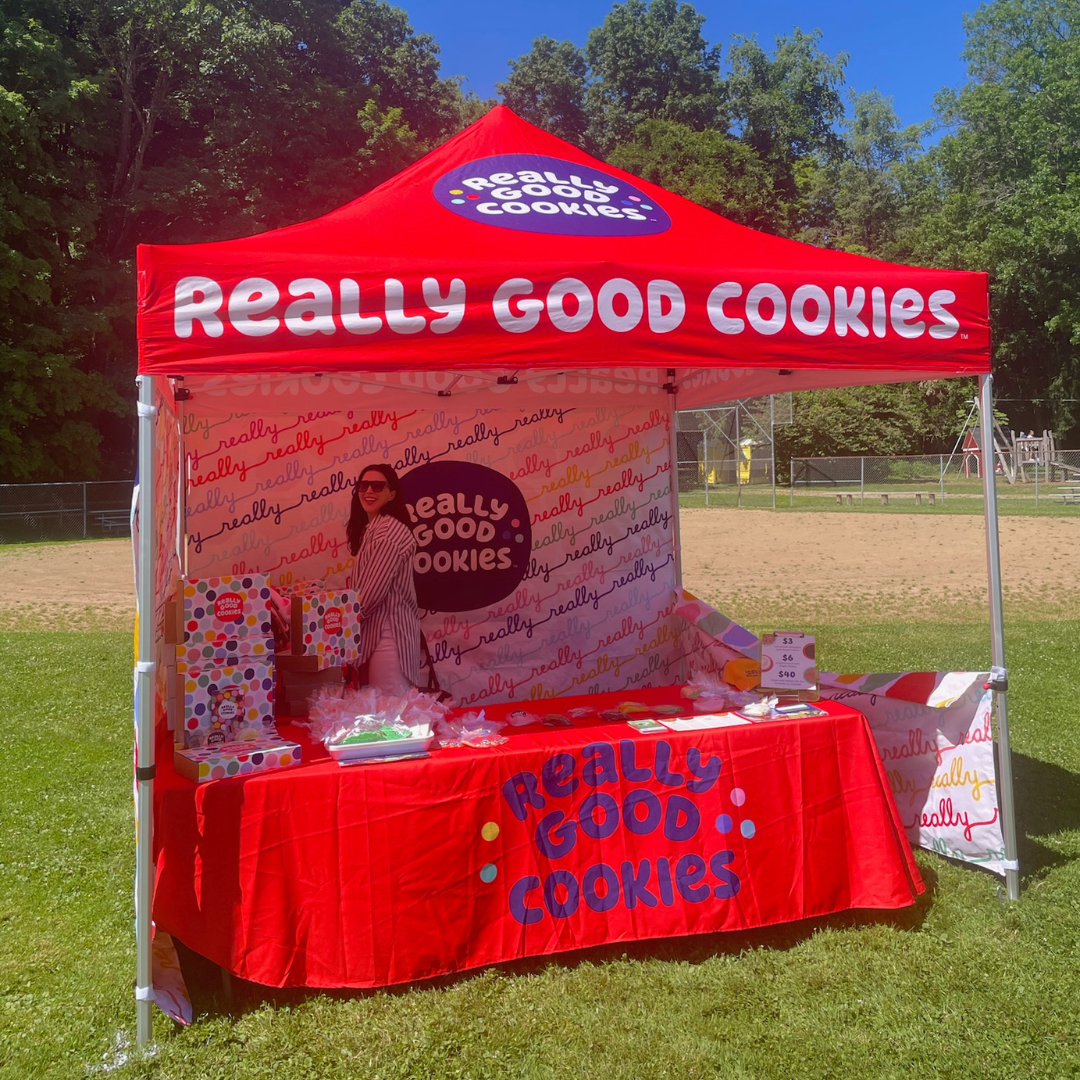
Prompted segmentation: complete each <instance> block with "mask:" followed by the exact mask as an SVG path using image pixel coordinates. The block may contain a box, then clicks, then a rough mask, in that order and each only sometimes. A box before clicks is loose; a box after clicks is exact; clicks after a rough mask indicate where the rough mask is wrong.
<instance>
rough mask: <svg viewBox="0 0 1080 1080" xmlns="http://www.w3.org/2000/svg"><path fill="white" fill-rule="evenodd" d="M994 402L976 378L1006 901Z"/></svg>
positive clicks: (1011, 858) (1007, 794) (1012, 833)
mask: <svg viewBox="0 0 1080 1080" xmlns="http://www.w3.org/2000/svg"><path fill="white" fill-rule="evenodd" d="M993 424H994V399H993V380H992V377H991V376H990V375H980V376H979V442H980V444H981V448H982V455H981V456H982V460H983V461H984V462H987V463H989V468H985V469H983V470H982V482H983V497H984V500H985V511H984V520H985V522H986V567H987V575H988V578H989V584H990V632H991V649H992V651H991V657H992V659H993V664H994V667H995V668H997V669H998V670H997V671H995V672H994V675H993V676H992V685H993V687H994V690H995V694H994V701H995V705H996V712H997V725H998V756H999V767H1000V770H1001V775H1000V784H1001V786H1000V790H999V799H998V802H999V805H1000V807H1001V822H1002V832H1003V834H1004V838H1005V887H1006V891H1007V895H1008V898H1009V899H1010V900H1018V899H1019V898H1020V864H1019V862H1018V861H1017V858H1016V805H1015V802H1014V798H1013V775H1012V751H1011V749H1010V747H1009V710H1008V702H1007V697H1008V694H1007V687H1008V676H1007V674H1006V670H1007V669H1006V667H1005V620H1004V615H1003V612H1002V605H1001V550H1000V548H999V546H998V512H997V483H996V478H995V470H994V465H993V463H994V433H993Z"/></svg>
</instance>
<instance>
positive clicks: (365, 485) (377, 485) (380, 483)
mask: <svg viewBox="0 0 1080 1080" xmlns="http://www.w3.org/2000/svg"><path fill="white" fill-rule="evenodd" d="M385 487H386V481H385V480H357V482H356V490H357V491H373V492H374V493H375V494H376V495H378V494H379V492H380V491H382V490H383V489H384V488H385Z"/></svg>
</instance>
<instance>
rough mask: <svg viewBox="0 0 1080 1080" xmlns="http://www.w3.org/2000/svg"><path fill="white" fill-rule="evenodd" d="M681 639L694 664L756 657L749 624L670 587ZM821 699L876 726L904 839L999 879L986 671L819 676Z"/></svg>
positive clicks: (711, 665)
mask: <svg viewBox="0 0 1080 1080" xmlns="http://www.w3.org/2000/svg"><path fill="white" fill-rule="evenodd" d="M676 610H677V612H678V614H679V616H680V617H681V620H682V642H683V648H684V650H685V652H686V655H687V659H688V663H689V665H690V667H691V668H693V669H694V670H696V671H705V672H712V673H719V671H721V670H722V669H723V666H724V664H725V663H726V662H727V661H728V660H731V659H735V658H736V657H739V656H757V655H758V647H759V643H758V638H757V635H756V634H754V633H753V631H751V630H748V629H746V627H744V626H740V625H739V624H738V623H736V622H734V621H733V620H731V619H729V618H728V617H727V616H725V615H722V614H721V613H720V612H718V611H716V610H714V609H713V608H711V607H709V605H708V604H705V603H703V602H702V601H701V600H698V599H697V598H696V597H694V596H692V595H691V594H690V593H687V592H679V593H678V594H677V608H676ZM820 678H821V696H822V697H824V698H831V699H832V700H833V701H842V702H844V703H845V704H847V705H850V706H851V707H852V708H854V709H858V710H859V712H861V713H862V714H863V715H864V716H865V717H866V718H867V720H869V721H870V728H871V730H872V731H873V733H874V740H875V742H876V743H877V747H878V750H879V752H880V753H881V757H882V761H883V762H884V764H885V769H886V772H887V773H888V777H889V785H890V787H891V788H892V793H893V798H894V799H895V800H896V807H897V810H899V812H900V818H901V820H902V821H903V823H904V828H905V830H906V832H907V835H908V839H909V840H910V841H911V843H912V844H916V845H918V846H919V847H923V848H926V849H927V850H929V851H935V852H937V853H938V854H939V855H947V856H949V857H950V858H953V859H959V860H961V861H963V862H968V863H973V864H976V865H978V866H982V867H983V868H985V869H987V870H990V871H993V872H994V873H996V874H1001V875H1002V876H1004V873H1005V866H1004V860H1005V841H1004V837H1003V834H1002V826H1001V817H1000V813H999V809H998V799H997V774H996V772H995V768H994V736H993V731H992V728H991V719H990V711H991V710H990V704H991V691H989V690H984V689H983V685H982V684H983V682H984V681H985V680H986V678H987V673H986V672H975V671H908V672H894V673H886V674H861V675H833V674H822V675H821V676H820Z"/></svg>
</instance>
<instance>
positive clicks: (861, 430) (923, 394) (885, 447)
mask: <svg viewBox="0 0 1080 1080" xmlns="http://www.w3.org/2000/svg"><path fill="white" fill-rule="evenodd" d="M973 393H974V384H973V381H972V380H965V379H947V380H946V379H938V380H934V381H931V382H916V383H897V384H890V385H882V386H860V387H844V388H841V389H837V390H808V391H805V392H803V393H798V394H796V395H795V396H794V399H793V405H794V408H793V414H792V423H791V424H790V425H789V426H784V427H778V428H776V432H775V435H776V458H777V461H788V460H789V459H790V458H792V457H848V456H851V455H853V454H867V455H875V456H885V457H890V456H895V455H901V454H935V453H937V454H940V453H948V452H949V451H950V450H951V449H952V447H953V444H954V443H955V441H956V436H957V433H958V430H959V427H960V423H959V422H958V421H957V419H956V417H957V413H958V410H961V409H962V408H963V406H964V404H965V403H966V401H968V400H970V399H971V397H972V395H973ZM964 415H966V411H965V412H960V416H961V417H963V416H964Z"/></svg>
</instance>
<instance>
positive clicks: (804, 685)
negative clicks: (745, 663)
mask: <svg viewBox="0 0 1080 1080" xmlns="http://www.w3.org/2000/svg"><path fill="white" fill-rule="evenodd" d="M761 689H762V690H768V691H771V692H773V693H777V694H793V695H796V696H798V697H799V699H800V700H802V701H816V700H817V689H818V672H817V657H816V654H815V644H814V637H813V635H811V634H799V633H795V632H793V631H790V630H774V631H773V632H772V633H769V634H762V635H761Z"/></svg>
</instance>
